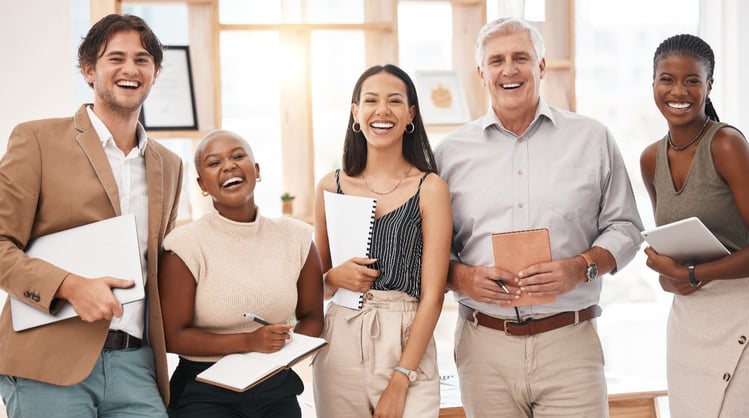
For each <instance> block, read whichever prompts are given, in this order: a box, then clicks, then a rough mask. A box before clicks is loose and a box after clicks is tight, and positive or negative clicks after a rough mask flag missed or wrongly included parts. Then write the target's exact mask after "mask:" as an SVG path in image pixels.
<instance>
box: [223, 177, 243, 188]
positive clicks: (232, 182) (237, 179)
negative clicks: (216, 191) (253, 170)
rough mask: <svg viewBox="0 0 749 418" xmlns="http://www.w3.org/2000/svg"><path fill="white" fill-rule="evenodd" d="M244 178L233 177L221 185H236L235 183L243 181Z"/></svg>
mask: <svg viewBox="0 0 749 418" xmlns="http://www.w3.org/2000/svg"><path fill="white" fill-rule="evenodd" d="M242 181H243V180H242V179H241V178H239V177H232V178H230V179H229V180H226V181H225V182H223V183H221V187H229V186H234V185H235V184H239V183H242Z"/></svg>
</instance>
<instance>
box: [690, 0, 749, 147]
mask: <svg viewBox="0 0 749 418" xmlns="http://www.w3.org/2000/svg"><path fill="white" fill-rule="evenodd" d="M748 16H749V2H746V1H744V0H720V1H715V0H703V1H702V2H701V5H700V35H701V36H702V37H703V39H705V41H707V42H708V43H709V44H710V46H711V47H712V48H713V52H715V74H714V75H713V77H714V79H715V82H714V84H713V91H712V93H711V94H710V98H711V99H712V100H713V104H714V105H715V110H716V111H717V112H718V116H719V117H720V120H721V121H723V122H728V123H730V124H732V125H734V126H736V127H737V128H739V129H741V130H742V131H743V132H744V135H749V80H747V78H746V76H745V75H744V74H743V73H744V72H745V71H746V68H747V66H748V65H749V56H747V54H746V51H747V50H748V49H749V26H748V25H746V24H745V23H746V22H745V20H746V18H747V17H748Z"/></svg>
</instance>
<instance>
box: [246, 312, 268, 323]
mask: <svg viewBox="0 0 749 418" xmlns="http://www.w3.org/2000/svg"><path fill="white" fill-rule="evenodd" d="M244 317H245V319H247V320H248V321H255V322H257V323H258V324H260V325H272V324H271V323H270V322H268V321H266V320H265V319H263V318H261V317H259V316H257V315H255V314H253V313H249V312H248V313H246V314H244Z"/></svg>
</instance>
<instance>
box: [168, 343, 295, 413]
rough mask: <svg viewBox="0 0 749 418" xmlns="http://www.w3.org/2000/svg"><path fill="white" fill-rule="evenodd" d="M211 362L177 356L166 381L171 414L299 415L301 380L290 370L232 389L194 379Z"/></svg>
mask: <svg viewBox="0 0 749 418" xmlns="http://www.w3.org/2000/svg"><path fill="white" fill-rule="evenodd" d="M212 364H213V363H208V362H196V361H190V360H187V359H184V358H181V357H180V359H179V364H178V365H177V369H176V370H175V371H174V374H173V375H172V379H171V381H170V382H169V386H170V389H171V402H170V403H169V408H168V413H169V417H170V418H206V417H211V418H223V417H226V418H250V417H251V418H301V416H302V411H301V409H300V407H299V402H298V401H297V395H299V394H301V393H302V391H303V390H304V384H303V383H302V379H300V378H299V376H298V375H297V374H296V373H295V372H294V371H293V370H284V371H282V372H280V373H278V374H276V375H275V376H273V377H271V378H269V379H268V380H266V381H264V382H262V383H260V384H258V385H257V386H255V387H253V388H251V389H249V390H247V391H246V392H234V391H231V390H227V389H223V388H220V387H218V386H213V385H209V384H206V383H201V382H198V381H196V380H195V376H197V374H198V373H200V372H202V371H203V370H205V369H207V368H208V367H209V366H211V365H212Z"/></svg>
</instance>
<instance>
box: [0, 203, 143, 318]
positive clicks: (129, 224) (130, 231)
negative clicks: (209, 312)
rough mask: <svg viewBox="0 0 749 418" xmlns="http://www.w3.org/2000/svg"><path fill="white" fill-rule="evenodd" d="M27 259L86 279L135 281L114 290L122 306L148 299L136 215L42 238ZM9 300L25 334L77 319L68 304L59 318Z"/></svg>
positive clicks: (13, 313)
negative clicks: (35, 328) (128, 285)
mask: <svg viewBox="0 0 749 418" xmlns="http://www.w3.org/2000/svg"><path fill="white" fill-rule="evenodd" d="M26 255H28V256H29V257H32V258H39V259H42V260H45V261H47V262H49V263H51V264H54V265H56V266H58V267H60V268H62V269H65V270H68V271H70V272H71V273H74V274H77V275H79V276H81V277H86V278H97V277H103V276H111V277H115V278H118V279H132V280H135V286H133V287H130V288H127V289H115V290H114V295H115V297H117V300H119V301H120V302H121V303H123V304H125V303H130V302H134V301H136V300H141V299H143V298H144V297H145V290H144V289H143V273H142V271H141V262H140V250H139V249H138V234H137V230H136V226H135V215H133V214H127V215H122V216H117V217H114V218H109V219H105V220H103V221H99V222H94V223H91V224H87V225H82V226H79V227H76V228H72V229H68V230H65V231H60V232H56V233H53V234H49V235H45V236H42V237H39V238H37V239H35V240H34V241H32V242H31V243H30V245H29V246H28V248H27V250H26ZM9 297H10V309H11V319H12V321H13V329H14V330H16V331H22V330H25V329H29V328H34V327H38V326H40V325H45V324H48V323H50V322H56V321H61V320H63V319H68V318H72V317H75V316H77V315H78V314H77V313H76V312H75V310H74V309H73V306H72V305H70V304H69V303H66V304H65V305H64V306H63V307H62V308H61V309H60V311H59V312H58V313H57V314H56V315H50V314H48V313H46V312H43V311H40V310H39V309H37V308H35V307H32V306H31V305H29V304H27V303H25V302H23V301H21V300H19V299H16V298H15V297H13V296H9Z"/></svg>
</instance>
